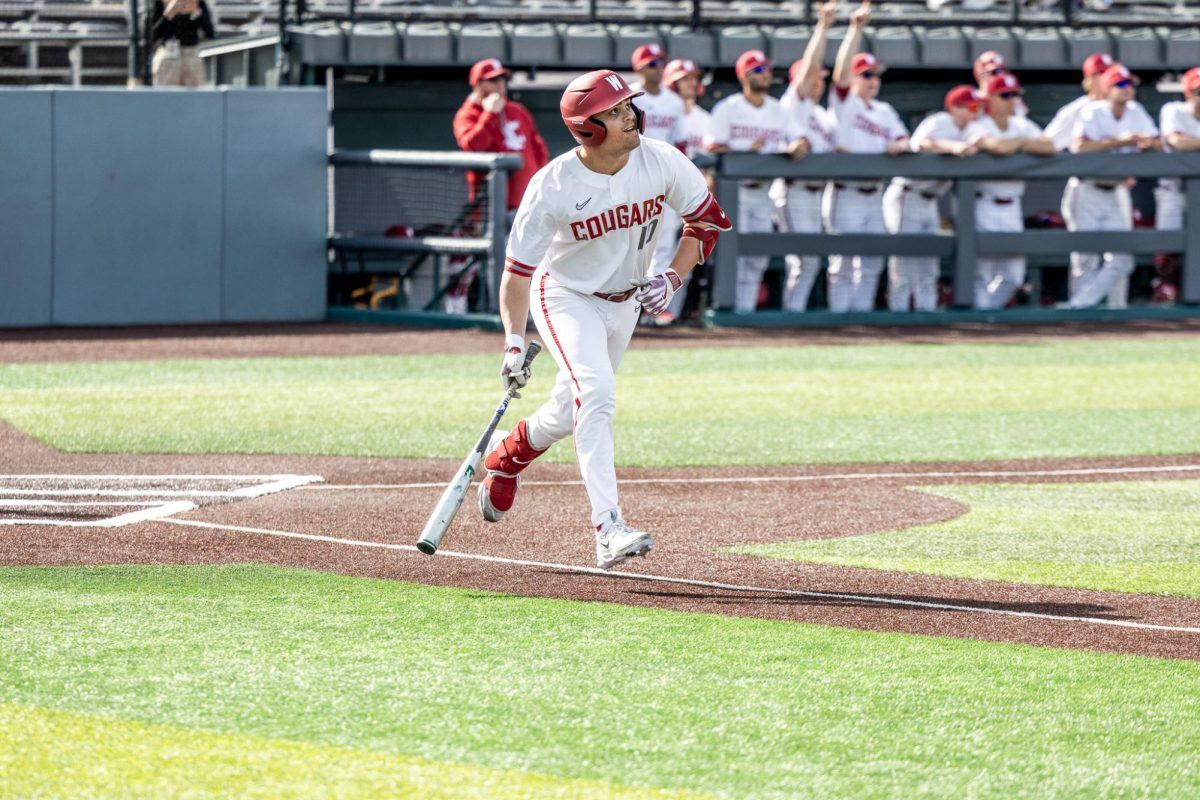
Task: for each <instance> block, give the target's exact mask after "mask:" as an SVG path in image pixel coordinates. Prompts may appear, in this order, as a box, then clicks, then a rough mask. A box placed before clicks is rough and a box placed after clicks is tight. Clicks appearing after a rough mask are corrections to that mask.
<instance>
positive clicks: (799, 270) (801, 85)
mask: <svg viewBox="0 0 1200 800" xmlns="http://www.w3.org/2000/svg"><path fill="white" fill-rule="evenodd" d="M836 20H837V2H836V0H829V2H826V3H825V4H824V5H822V6H821V8H820V10H819V11H818V15H817V25H816V28H815V29H814V30H813V35H812V38H811V39H809V41H808V46H807V47H806V48H805V49H804V56H803V57H802V58H800V59H798V60H797V61H796V62H795V63H793V64H792V66H791V68H790V69H789V70H788V88H787V89H786V90H784V93H783V96H782V97H781V98H779V104H780V105H781V106H782V107H783V110H784V111H786V112H787V113H788V115H789V116H790V117H791V118H792V123H793V124H794V125H795V127H796V129H797V130H798V131H800V133H801V135H802V136H804V138H805V139H807V140H808V149H809V152H811V153H828V152H830V151H831V150H833V145H834V141H833V137H834V131H835V130H836V128H837V120H836V119H835V118H834V116H833V114H832V112H830V111H829V110H828V109H827V108H825V107H823V106H822V105H821V98H822V97H823V96H824V95H825V78H826V77H827V76H828V74H829V70H827V69H825V67H824V66H823V64H824V63H825V48H826V46H827V44H828V41H829V29H830V28H831V27H832V26H833V24H834V22H835V21H836ZM825 187H826V182H825V181H823V180H815V179H811V180H804V181H799V180H797V181H792V180H786V181H785V180H783V179H780V180H777V181H775V182H774V183H772V184H771V190H770V193H771V199H772V200H773V201H774V203H775V208H776V213H777V215H778V216H777V219H776V224H777V225H778V227H779V229H780V230H782V231H789V232H792V233H820V232H821V198H822V196H823V195H824V193H825ZM784 263H785V264H786V265H787V282H786V283H785V284H784V291H783V310H784V311H804V310H806V309H807V308H808V297H809V295H810V294H811V293H812V287H813V284H814V283H816V280H817V275H818V274H819V273H820V271H821V257H820V256H813V255H808V256H801V255H795V254H792V253H789V254H787V255H785V256H784Z"/></svg>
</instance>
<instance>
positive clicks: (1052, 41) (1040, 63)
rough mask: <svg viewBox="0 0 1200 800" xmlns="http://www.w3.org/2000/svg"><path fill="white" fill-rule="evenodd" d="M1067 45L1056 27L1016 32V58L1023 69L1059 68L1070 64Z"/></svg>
mask: <svg viewBox="0 0 1200 800" xmlns="http://www.w3.org/2000/svg"><path fill="white" fill-rule="evenodd" d="M1070 63H1071V62H1070V60H1069V59H1068V58H1067V46H1066V43H1065V42H1064V41H1063V36H1062V33H1060V32H1059V30H1058V29H1057V28H1032V29H1030V30H1023V31H1019V32H1018V33H1017V59H1016V64H1018V65H1019V66H1020V67H1021V68H1023V69H1061V68H1062V67H1063V65H1066V64H1070Z"/></svg>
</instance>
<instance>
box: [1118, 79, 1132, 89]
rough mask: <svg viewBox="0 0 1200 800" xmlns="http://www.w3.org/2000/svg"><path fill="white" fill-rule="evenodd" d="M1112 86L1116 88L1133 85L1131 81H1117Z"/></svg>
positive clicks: (1125, 87)
mask: <svg viewBox="0 0 1200 800" xmlns="http://www.w3.org/2000/svg"><path fill="white" fill-rule="evenodd" d="M1113 86H1115V87H1117V88H1118V89H1128V88H1129V87H1130V86H1133V81H1117V82H1116V83H1114V84H1113Z"/></svg>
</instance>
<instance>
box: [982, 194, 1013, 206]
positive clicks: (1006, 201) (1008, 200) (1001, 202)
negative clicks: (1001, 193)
mask: <svg viewBox="0 0 1200 800" xmlns="http://www.w3.org/2000/svg"><path fill="white" fill-rule="evenodd" d="M975 196H976V197H978V198H983V197H985V196H986V197H987V199H988V200H991V201H992V202H993V203H995V204H996V205H998V206H1011V205H1012V204H1013V203H1015V202H1017V198H1015V197H992V196H990V195H982V194H978V193H976V195H975Z"/></svg>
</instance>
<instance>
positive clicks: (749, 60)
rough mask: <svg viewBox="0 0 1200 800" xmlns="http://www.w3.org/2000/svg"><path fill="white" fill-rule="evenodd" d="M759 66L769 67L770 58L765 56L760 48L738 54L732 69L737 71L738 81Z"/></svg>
mask: <svg viewBox="0 0 1200 800" xmlns="http://www.w3.org/2000/svg"><path fill="white" fill-rule="evenodd" d="M759 67H766V68H767V69H770V68H771V59H769V58H767V54H766V53H764V52H763V51H762V50H747V51H746V52H744V53H742V54H741V55H740V56H738V60H737V63H736V64H735V65H734V66H733V71H734V72H736V73H737V76H738V80H739V81H740V80H741V79H742V78H744V77H746V75H748V74H749V73H750V72H752V71H753V70H755V69H758V68H759Z"/></svg>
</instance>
